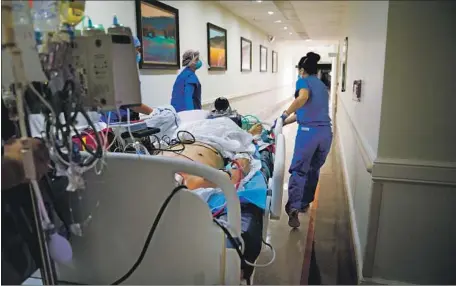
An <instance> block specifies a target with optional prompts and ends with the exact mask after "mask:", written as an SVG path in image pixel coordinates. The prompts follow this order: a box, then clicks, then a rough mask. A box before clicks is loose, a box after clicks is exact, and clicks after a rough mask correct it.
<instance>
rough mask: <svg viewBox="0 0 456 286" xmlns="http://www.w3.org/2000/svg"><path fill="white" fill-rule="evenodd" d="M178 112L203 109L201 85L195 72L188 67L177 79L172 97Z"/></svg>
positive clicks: (172, 103) (172, 102)
mask: <svg viewBox="0 0 456 286" xmlns="http://www.w3.org/2000/svg"><path fill="white" fill-rule="evenodd" d="M171 105H172V106H173V107H174V109H176V112H180V111H185V110H194V109H201V84H200V82H199V80H198V77H197V76H196V74H195V72H194V71H193V70H192V69H190V68H189V67H186V68H185V69H184V70H183V71H182V72H181V73H180V74H179V75H178V76H177V78H176V82H175V83H174V86H173V93H172V95H171Z"/></svg>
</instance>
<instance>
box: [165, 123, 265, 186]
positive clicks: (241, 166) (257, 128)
mask: <svg viewBox="0 0 456 286" xmlns="http://www.w3.org/2000/svg"><path fill="white" fill-rule="evenodd" d="M261 131H262V126H261V124H257V125H254V126H253V127H252V128H251V129H250V130H249V131H248V132H249V133H250V134H252V135H256V134H260V133H261ZM184 147H185V148H184V150H183V151H180V152H162V154H160V155H162V156H166V157H175V158H182V159H187V160H191V161H195V162H199V163H202V164H204V165H206V166H210V167H213V168H215V169H217V170H220V171H221V172H224V173H226V175H227V176H229V177H230V180H231V182H232V183H233V184H234V185H236V184H238V183H239V182H240V181H241V180H242V178H244V177H245V176H246V175H247V174H249V173H250V169H251V167H250V161H251V158H250V156H244V157H243V158H237V159H234V160H232V168H230V169H229V170H226V169H225V161H224V158H223V156H222V155H221V154H220V153H219V152H218V151H217V150H216V149H214V148H213V147H211V146H210V145H208V144H205V143H202V142H195V143H192V144H184ZM173 149H174V150H181V149H182V145H176V146H174V147H171V148H170V150H173ZM180 175H181V176H182V177H183V179H184V181H185V185H186V186H187V188H188V189H189V190H196V189H199V188H215V187H217V186H216V185H215V184H214V183H212V182H210V181H208V180H206V179H204V178H202V177H198V176H194V175H189V174H184V173H181V174H180Z"/></svg>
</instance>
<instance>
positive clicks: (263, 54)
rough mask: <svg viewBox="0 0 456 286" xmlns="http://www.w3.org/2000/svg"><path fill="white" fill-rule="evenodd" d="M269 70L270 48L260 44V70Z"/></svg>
mask: <svg viewBox="0 0 456 286" xmlns="http://www.w3.org/2000/svg"><path fill="white" fill-rule="evenodd" d="M267 71H268V48H266V47H265V46H262V45H260V72H267Z"/></svg>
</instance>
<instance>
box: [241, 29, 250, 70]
mask: <svg viewBox="0 0 456 286" xmlns="http://www.w3.org/2000/svg"><path fill="white" fill-rule="evenodd" d="M244 71H252V41H250V40H247V39H246V38H243V37H241V72H244Z"/></svg>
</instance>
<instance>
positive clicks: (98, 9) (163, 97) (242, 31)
mask: <svg viewBox="0 0 456 286" xmlns="http://www.w3.org/2000/svg"><path fill="white" fill-rule="evenodd" d="M162 2H163V3H166V4H168V5H170V6H172V7H175V8H177V9H179V18H180V19H179V20H180V21H179V22H180V23H179V24H180V25H179V26H180V51H181V55H182V54H183V53H184V52H185V51H186V50H188V49H196V50H199V51H200V53H201V58H202V60H203V62H204V63H207V39H206V37H207V36H206V35H207V31H206V24H207V22H210V23H213V24H215V25H217V26H220V27H222V28H225V29H226V30H227V35H228V70H227V71H226V72H209V71H208V70H207V65H206V64H205V66H203V67H202V68H201V69H200V70H199V71H197V75H198V77H199V79H200V81H201V83H202V92H203V93H202V100H203V103H204V102H209V101H212V100H213V99H215V98H217V97H219V96H225V97H228V98H229V97H234V96H241V95H247V94H251V93H256V92H261V91H267V90H271V89H275V88H279V87H282V86H284V85H287V84H290V83H291V80H288V78H287V77H285V76H284V74H285V73H286V70H285V69H284V68H283V67H284V64H283V61H284V60H285V59H286V54H285V53H284V52H282V47H281V46H280V45H279V44H277V43H273V44H270V43H268V41H267V37H266V34H264V33H263V32H261V31H260V30H258V29H257V28H255V27H253V26H252V25H250V24H248V23H247V22H246V21H244V20H242V19H240V18H238V17H236V16H234V15H233V14H232V13H231V12H229V11H227V10H225V9H224V8H222V7H221V6H220V5H218V4H216V3H211V1H162ZM86 14H87V15H88V16H89V17H91V18H92V20H93V23H94V24H103V25H104V27H105V28H107V27H109V26H110V25H111V24H112V16H113V14H116V15H117V17H118V19H119V22H120V23H122V24H123V25H125V26H129V27H130V28H131V29H132V31H133V33H134V34H136V16H135V1H87V2H86ZM241 36H242V37H245V38H247V39H250V40H251V41H252V44H253V47H252V49H253V59H252V72H244V73H241V72H240V61H241V60H240V37H241ZM260 44H262V45H264V46H266V47H268V72H265V73H260V72H259V65H260V60H259V50H260V48H259V45H260ZM272 50H275V51H277V52H278V58H279V69H278V70H279V72H278V73H274V74H273V73H272V72H271V68H272ZM177 73H178V71H155V70H141V91H142V98H143V102H144V103H145V104H148V105H151V106H156V105H162V104H169V102H170V98H171V91H172V86H173V83H174V80H175V79H176V75H177ZM283 96H284V94H281V93H273V95H272V96H271V98H268V100H270V101H271V104H272V103H275V102H277V101H280V100H283Z"/></svg>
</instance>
